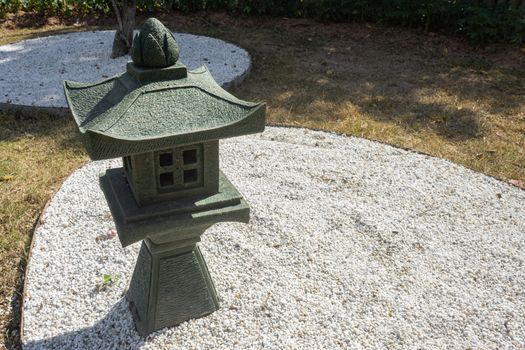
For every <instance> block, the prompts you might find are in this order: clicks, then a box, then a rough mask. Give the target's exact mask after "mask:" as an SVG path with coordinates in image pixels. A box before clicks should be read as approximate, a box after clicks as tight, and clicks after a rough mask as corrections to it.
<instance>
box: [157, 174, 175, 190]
mask: <svg viewBox="0 0 525 350" xmlns="http://www.w3.org/2000/svg"><path fill="white" fill-rule="evenodd" d="M159 183H160V186H161V187H167V186H173V184H174V181H173V173H162V174H160V175H159Z"/></svg>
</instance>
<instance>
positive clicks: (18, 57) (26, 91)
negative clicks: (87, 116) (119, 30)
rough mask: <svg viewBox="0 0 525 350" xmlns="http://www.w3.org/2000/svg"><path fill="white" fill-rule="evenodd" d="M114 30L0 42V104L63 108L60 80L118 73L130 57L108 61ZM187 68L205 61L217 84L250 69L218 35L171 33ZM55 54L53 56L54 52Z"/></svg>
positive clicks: (93, 78) (239, 51)
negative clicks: (173, 34)
mask: <svg viewBox="0 0 525 350" xmlns="http://www.w3.org/2000/svg"><path fill="white" fill-rule="evenodd" d="M114 35H115V32H114V31H95V32H80V33H70V34H63V35H54V36H48V37H41V38H35V39H29V40H24V41H21V42H17V43H13V44H9V45H4V46H0V91H1V93H0V104H5V103H11V104H15V105H26V106H40V107H61V108H65V107H67V104H66V100H65V98H64V93H63V86H62V82H63V81H64V80H74V81H81V82H94V81H99V80H103V79H107V78H109V77H112V76H114V75H117V74H120V73H122V72H123V71H124V70H125V66H126V63H127V62H128V61H129V60H130V57H129V56H127V57H121V58H117V59H110V57H109V56H110V53H111V43H112V41H113V37H114ZM175 37H176V39H177V42H178V44H179V49H180V60H181V61H182V62H184V63H185V64H186V65H187V67H188V69H195V68H198V67H200V66H202V65H203V64H205V65H206V66H207V67H208V68H209V71H210V72H211V74H212V76H213V77H214V79H215V80H216V81H217V83H218V84H219V85H221V86H224V85H228V84H230V83H232V82H233V83H237V82H239V81H241V80H242V79H243V77H244V76H245V75H246V74H247V73H248V71H249V68H250V57H249V55H248V53H247V52H246V51H245V50H243V49H242V48H240V47H238V46H235V45H232V44H230V43H227V42H224V41H222V40H219V39H215V38H210V37H204V36H197V35H191V34H185V33H175ZM57 53H58V54H57Z"/></svg>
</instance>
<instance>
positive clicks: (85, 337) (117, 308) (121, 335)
mask: <svg viewBox="0 0 525 350" xmlns="http://www.w3.org/2000/svg"><path fill="white" fill-rule="evenodd" d="M127 307H128V303H127V300H126V298H122V299H120V300H119V301H118V302H117V303H116V304H115V305H113V307H112V308H111V310H110V311H109V312H108V313H107V315H106V316H105V317H104V318H102V319H101V320H98V321H97V322H96V323H95V324H94V325H93V326H91V327H87V328H82V329H79V330H77V331H74V332H67V333H63V334H60V335H57V336H54V337H52V338H46V339H42V340H38V341H30V342H27V343H23V348H24V349H25V350H37V349H38V350H41V349H86V350H87V349H129V350H131V349H139V348H141V347H142V346H143V345H144V344H145V340H147V339H149V338H142V337H141V336H139V335H138V333H137V332H136V331H135V326H134V323H133V319H132V316H131V313H130V312H128V311H127ZM124 309H126V311H124ZM123 314H125V315H126V317H125V318H122V315H123ZM152 336H154V335H150V336H149V337H152Z"/></svg>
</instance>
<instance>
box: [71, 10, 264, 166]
mask: <svg viewBox="0 0 525 350" xmlns="http://www.w3.org/2000/svg"><path fill="white" fill-rule="evenodd" d="M155 21H156V22H158V23H156V22H154V21H153V24H154V26H153V29H154V30H152V29H151V28H150V27H151V25H149V26H146V25H145V26H143V28H142V30H141V32H140V34H138V35H137V36H136V37H135V39H134V41H133V49H132V52H133V53H132V57H133V60H134V62H129V63H128V65H127V71H126V72H125V73H123V74H121V75H118V76H115V77H112V78H109V79H106V80H103V81H101V82H97V83H93V84H92V83H87V84H86V83H75V82H71V81H65V82H64V91H65V96H66V100H67V102H68V105H69V108H70V110H71V112H72V115H73V117H74V119H75V121H76V123H77V125H78V129H79V131H80V132H81V134H82V136H83V141H84V144H85V145H86V149H87V151H88V153H89V155H90V156H91V158H92V159H94V160H98V159H107V158H114V157H120V156H126V155H131V154H137V153H145V152H152V151H157V150H162V149H165V148H170V147H178V146H182V145H185V144H191V143H196V142H204V141H209V140H217V139H222V138H227V137H233V136H240V135H246V134H251V133H256V132H261V131H263V130H264V124H265V111H266V106H265V104H263V103H252V102H246V101H242V100H240V99H238V98H236V97H234V96H233V95H231V94H230V93H228V92H227V91H226V90H224V89H223V88H222V87H220V86H219V85H218V84H217V83H216V82H215V80H214V79H213V77H212V76H211V74H210V72H209V71H208V69H207V68H206V67H205V66H203V67H200V68H198V69H196V70H193V71H187V69H186V67H185V66H184V65H182V64H181V63H180V62H176V59H178V50H177V49H176V48H177V45H176V43H174V38H173V36H169V35H168V34H167V33H163V32H162V29H161V30H159V29H158V24H160V25H161V26H162V24H161V23H160V22H159V21H157V20H155ZM147 23H148V22H146V24H147ZM150 24H151V23H150ZM162 27H163V26H162ZM145 28H146V29H147V31H146V30H145ZM163 28H164V27H163ZM152 32H155V33H153V34H152ZM146 33H147V34H146ZM159 33H160V34H159ZM168 33H170V34H171V32H169V31H168ZM141 38H142V39H144V38H146V40H142V39H141ZM164 38H173V42H171V39H166V40H164ZM141 40H142V41H141ZM159 41H164V42H165V43H166V44H165V45H164V46H163V48H164V49H166V50H164V51H163V52H164V53H163V54H160V53H159V52H160V51H159V50H154V49H151V47H153V46H154V45H150V44H151V43H152V42H157V43H158V42H159ZM137 42H141V44H140V45H142V46H141V47H139V46H138V45H139V44H137ZM170 42H171V44H170ZM148 43H150V44H148ZM148 45H149V46H148ZM145 47H150V49H145ZM140 50H142V51H140ZM137 52H139V53H137ZM150 56H156V58H155V59H153V58H150ZM175 56H176V59H175V63H173V58H174V57H175ZM159 57H160V59H159ZM166 57H167V58H166ZM139 60H140V61H139ZM152 62H153V63H152ZM162 62H165V63H164V64H163V63H162ZM166 62H167V63H166ZM169 63H173V64H171V65H169ZM152 66H153V67H152Z"/></svg>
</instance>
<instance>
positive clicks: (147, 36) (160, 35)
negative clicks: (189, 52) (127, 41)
mask: <svg viewBox="0 0 525 350" xmlns="http://www.w3.org/2000/svg"><path fill="white" fill-rule="evenodd" d="M131 58H132V60H133V63H134V64H135V65H136V66H138V67H148V68H165V67H169V66H172V65H174V64H175V63H176V62H177V61H178V60H179V46H178V45H177V41H176V40H175V36H173V33H172V32H171V31H170V30H169V29H168V28H166V27H165V26H164V24H162V23H161V22H160V21H159V20H158V19H156V18H149V19H148V20H146V22H144V24H143V25H142V28H141V30H140V33H137V34H136V35H135V38H134V39H133V45H132V48H131Z"/></svg>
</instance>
